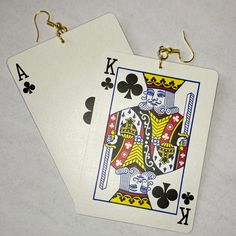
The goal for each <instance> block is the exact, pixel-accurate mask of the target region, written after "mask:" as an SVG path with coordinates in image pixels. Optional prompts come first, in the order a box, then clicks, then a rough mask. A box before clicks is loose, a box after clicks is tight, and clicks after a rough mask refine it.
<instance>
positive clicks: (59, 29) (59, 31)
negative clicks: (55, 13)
mask: <svg viewBox="0 0 236 236" xmlns="http://www.w3.org/2000/svg"><path fill="white" fill-rule="evenodd" d="M40 13H45V14H46V15H47V16H48V19H47V25H49V26H51V27H55V28H56V29H57V33H56V35H57V37H58V38H60V40H61V42H62V43H64V42H65V40H64V39H63V38H62V37H61V35H62V34H63V33H64V32H67V31H68V29H67V28H66V26H63V25H62V24H61V23H60V22H57V23H54V22H52V21H50V14H49V13H48V12H47V11H44V10H40V11H38V12H37V13H36V14H35V15H34V24H35V27H36V30H37V39H36V42H38V40H39V29H38V25H37V22H36V18H37V16H38V15H39V14H40Z"/></svg>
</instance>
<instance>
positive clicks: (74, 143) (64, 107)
mask: <svg viewBox="0 0 236 236" xmlns="http://www.w3.org/2000/svg"><path fill="white" fill-rule="evenodd" d="M63 38H64V39H65V43H64V44H62V43H61V42H60V40H59V39H58V38H57V37H56V38H53V39H51V40H48V41H46V42H44V43H42V44H40V45H37V46H35V47H34V48H31V49H28V50H26V51H24V52H22V53H20V54H18V55H16V56H14V57H11V58H10V59H9V60H8V66H9V69H10V71H11V73H12V75H13V78H14V80H15V82H16V85H17V86H18V88H19V90H20V92H21V94H22V96H23V98H24V100H25V103H26V105H27V107H28V109H29V111H30V113H31V114H32V117H33V119H34V121H35V124H36V125H37V127H38V128H39V131H40V133H41V135H42V137H43V139H44V141H45V143H46V145H47V147H48V150H49V152H50V153H51V155H52V157H53V159H54V161H55V163H56V165H57V167H58V169H59V171H60V173H61V175H62V178H63V180H64V182H65V184H66V186H67V187H68V189H69V192H70V193H71V196H72V198H73V199H75V198H76V192H77V191H76V190H77V189H78V188H79V185H78V178H79V174H80V168H81V163H82V160H83V158H84V151H85V147H86V140H87V134H88V129H89V125H90V123H91V117H92V112H93V105H94V100H95V98H94V89H95V85H96V84H97V83H98V81H99V80H100V78H99V77H98V76H97V75H98V72H99V71H98V68H97V65H98V62H99V60H100V58H101V55H102V54H103V52H104V51H106V50H117V51H120V52H125V53H132V51H131V49H130V46H129V44H128V42H127V40H126V38H125V35H124V33H123V32H122V29H121V27H120V25H119V22H118V21H117V19H116V17H115V16H114V15H112V14H106V15H104V16H101V17H99V18H96V19H94V20H92V21H90V22H88V23H86V24H83V25H81V26H79V27H77V28H75V29H73V30H71V31H68V32H66V33H64V34H63ZM32 158H34V156H33V155H32Z"/></svg>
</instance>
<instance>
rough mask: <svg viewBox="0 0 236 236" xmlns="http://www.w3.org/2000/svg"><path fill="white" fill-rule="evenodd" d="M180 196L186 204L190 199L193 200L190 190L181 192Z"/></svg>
mask: <svg viewBox="0 0 236 236" xmlns="http://www.w3.org/2000/svg"><path fill="white" fill-rule="evenodd" d="M182 198H183V199H184V203H185V204H186V205H188V204H189V203H190V201H193V199H194V196H193V195H192V194H191V193H190V192H187V193H183V194H182Z"/></svg>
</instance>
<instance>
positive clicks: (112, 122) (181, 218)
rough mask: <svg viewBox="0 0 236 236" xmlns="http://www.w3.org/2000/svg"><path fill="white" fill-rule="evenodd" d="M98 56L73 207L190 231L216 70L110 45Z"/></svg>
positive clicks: (113, 217) (124, 219) (117, 218)
mask: <svg viewBox="0 0 236 236" xmlns="http://www.w3.org/2000/svg"><path fill="white" fill-rule="evenodd" d="M102 61H103V63H102V64H101V65H100V66H101V67H100V74H99V75H98V77H100V82H99V83H98V84H97V89H96V91H97V95H96V103H95V107H94V116H93V122H92V125H91V129H90V135H89V138H88V145H87V150H86V156H85V159H84V160H85V161H84V165H83V172H82V173H81V179H80V188H81V189H82V190H83V194H79V193H78V194H77V211H78V212H79V213H81V214H86V215H92V216H96V217H102V218H107V219H112V220H119V221H124V222H129V223H135V224H142V225H146V226H151V227H158V228H163V229H168V230H174V231H179V232H190V231H191V229H192V227H193V220H194V215H195V209H196V202H197V196H198V189H199V184H200V177H201V171H202V165H203V160H204V154H205V150H206V144H207V137H208V131H209V126H210V120H211V115H212V109H213V104H214V98H215V93H216V87H217V81H218V75H217V73H216V72H215V71H212V70H209V69H203V68H198V67H193V66H188V65H183V64H175V63H169V62H165V63H164V65H163V69H161V70H159V69H158V65H159V64H158V63H159V62H158V61H157V60H154V59H150V58H145V57H140V56H133V55H127V54H119V53H115V52H110V53H106V54H105V55H104V56H103V59H102ZM108 62H109V63H108ZM111 62H114V63H113V64H111ZM104 72H105V73H104ZM107 78H109V79H108V80H107Z"/></svg>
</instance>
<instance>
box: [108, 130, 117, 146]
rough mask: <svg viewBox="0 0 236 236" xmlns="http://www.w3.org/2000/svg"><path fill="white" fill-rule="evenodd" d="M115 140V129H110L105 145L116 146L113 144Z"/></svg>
mask: <svg viewBox="0 0 236 236" xmlns="http://www.w3.org/2000/svg"><path fill="white" fill-rule="evenodd" d="M117 141H118V135H116V131H115V130H112V131H111V134H109V135H108V136H107V143H106V146H107V147H112V148H116V146H115V144H116V143H117Z"/></svg>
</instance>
